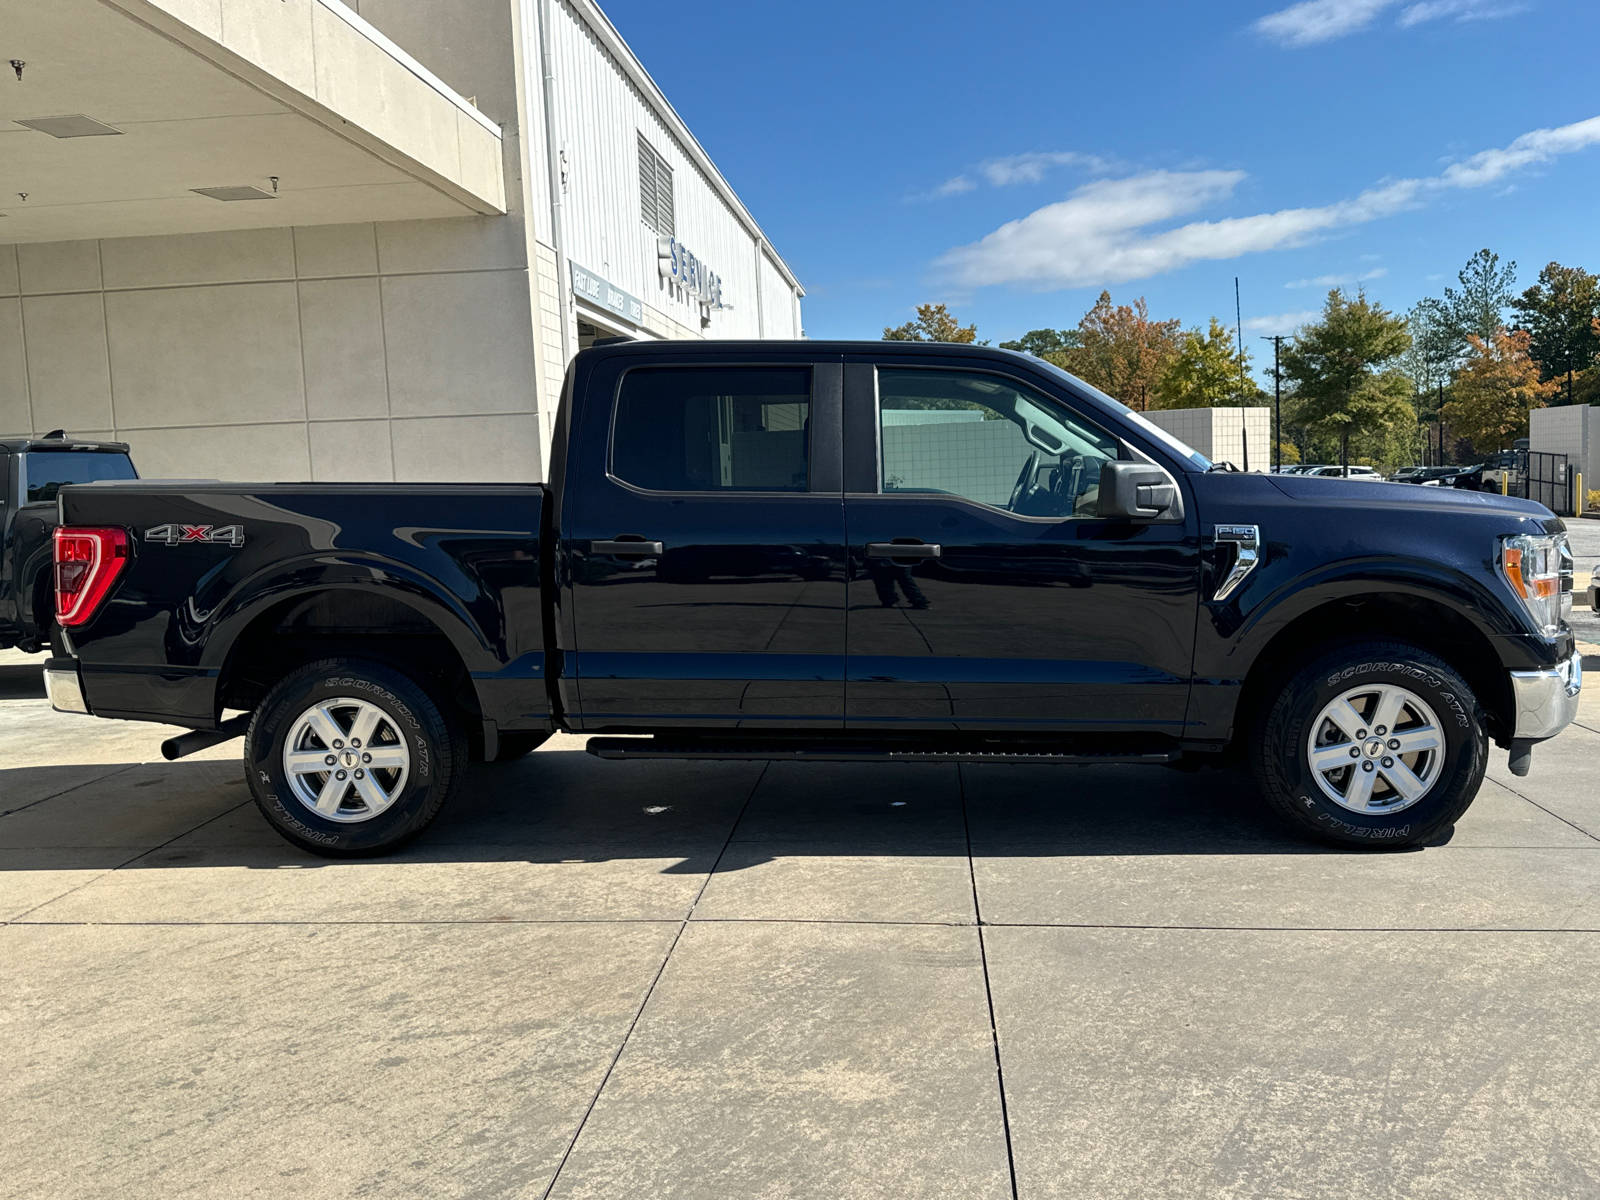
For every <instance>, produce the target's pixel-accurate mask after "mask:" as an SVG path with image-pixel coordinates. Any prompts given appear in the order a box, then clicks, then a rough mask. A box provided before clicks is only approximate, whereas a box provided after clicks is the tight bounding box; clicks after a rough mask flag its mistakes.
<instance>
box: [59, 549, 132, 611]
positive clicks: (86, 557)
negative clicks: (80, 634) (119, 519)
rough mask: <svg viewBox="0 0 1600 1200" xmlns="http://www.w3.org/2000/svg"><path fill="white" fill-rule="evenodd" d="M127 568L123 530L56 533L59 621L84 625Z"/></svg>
mask: <svg viewBox="0 0 1600 1200" xmlns="http://www.w3.org/2000/svg"><path fill="white" fill-rule="evenodd" d="M127 565H128V533H127V530H124V529H69V528H67V527H65V526H63V527H60V528H58V529H57V530H56V620H57V621H58V622H60V623H61V624H62V625H82V624H83V623H84V622H85V621H87V620H88V619H89V618H90V617H92V616H94V613H95V609H97V608H99V607H100V602H101V601H102V600H104V599H105V598H106V594H107V593H108V592H110V591H111V585H112V584H114V583H116V581H117V576H119V575H121V574H122V568H123V567H125V566H127Z"/></svg>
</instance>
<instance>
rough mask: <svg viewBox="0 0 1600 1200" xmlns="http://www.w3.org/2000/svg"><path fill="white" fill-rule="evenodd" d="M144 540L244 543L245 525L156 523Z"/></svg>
mask: <svg viewBox="0 0 1600 1200" xmlns="http://www.w3.org/2000/svg"><path fill="white" fill-rule="evenodd" d="M144 540H145V541H147V542H160V543H161V544H162V545H165V546H177V545H180V544H181V543H183V542H205V543H208V544H210V545H213V546H217V545H220V546H233V547H235V548H237V547H239V546H242V545H244V526H243V525H156V526H153V527H152V528H150V529H146V530H145V531H144Z"/></svg>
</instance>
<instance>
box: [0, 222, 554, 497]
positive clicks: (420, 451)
mask: <svg viewBox="0 0 1600 1200" xmlns="http://www.w3.org/2000/svg"><path fill="white" fill-rule="evenodd" d="M522 228H523V226H522V221H521V220H520V218H517V217H500V218H468V219H462V220H447V221H411V222H390V223H377V224H361V225H329V226H315V227H303V228H296V229H255V230H241V231H236V232H227V233H206V234H185V235H176V236H170V237H150V238H117V239H106V240H101V241H84V242H55V243H43V244H34V245H19V246H9V245H6V246H0V435H3V436H15V435H26V434H30V433H31V434H39V433H44V432H47V431H48V430H50V429H53V428H58V427H64V428H66V429H67V430H68V431H69V432H71V433H74V434H92V435H96V436H104V437H115V438H118V439H120V440H124V441H127V442H129V443H130V444H131V445H132V447H133V453H134V456H135V461H136V462H137V464H138V466H139V469H140V471H141V473H142V474H144V475H146V476H150V477H156V476H165V477H177V476H181V477H189V478H194V477H218V478H231V479H250V480H259V479H289V480H295V479H317V480H395V479H398V480H483V481H491V480H510V481H517V480H531V479H539V478H542V476H543V463H542V460H541V449H540V447H541V446H542V444H543V438H542V437H541V430H540V428H539V418H538V403H537V400H536V396H535V379H536V369H535V368H536V363H535V354H534V344H533V329H534V318H533V313H532V311H531V304H530V283H529V274H528V262H527V253H526V247H525V245H524V242H523V235H522Z"/></svg>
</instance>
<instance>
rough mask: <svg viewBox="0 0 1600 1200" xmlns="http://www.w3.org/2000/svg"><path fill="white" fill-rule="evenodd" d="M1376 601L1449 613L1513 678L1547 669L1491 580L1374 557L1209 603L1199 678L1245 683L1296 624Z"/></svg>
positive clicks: (1199, 651)
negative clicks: (1408, 601) (1342, 603)
mask: <svg viewBox="0 0 1600 1200" xmlns="http://www.w3.org/2000/svg"><path fill="white" fill-rule="evenodd" d="M1491 569H1492V568H1491ZM1495 583H1496V584H1498V580H1496V581H1495ZM1371 595H1401V596H1410V597H1414V598H1416V599H1420V600H1427V601H1431V602H1433V603H1436V604H1439V605H1441V606H1443V607H1445V608H1448V609H1449V610H1450V611H1452V612H1453V613H1455V614H1456V615H1457V616H1459V617H1461V618H1462V619H1464V620H1465V621H1467V622H1468V623H1469V624H1470V625H1471V626H1472V627H1473V628H1474V629H1476V630H1477V631H1478V632H1479V633H1481V634H1482V635H1483V636H1484V637H1485V638H1486V639H1487V640H1488V641H1489V642H1490V643H1491V644H1492V645H1494V646H1495V647H1496V649H1497V651H1498V652H1499V654H1500V659H1501V664H1502V665H1503V666H1505V667H1506V668H1507V669H1508V670H1509V669H1517V670H1527V669H1533V667H1534V666H1535V665H1536V664H1537V665H1547V664H1545V663H1544V662H1543V661H1542V656H1540V655H1537V654H1536V653H1535V654H1532V656H1530V651H1531V650H1532V648H1531V647H1527V646H1525V645H1524V642H1525V641H1539V640H1540V639H1535V638H1531V636H1530V634H1529V631H1528V629H1527V628H1526V627H1525V626H1523V625H1522V624H1520V623H1519V622H1518V621H1517V619H1516V617H1515V615H1514V613H1513V612H1512V611H1511V609H1510V608H1509V605H1510V604H1514V603H1516V601H1515V598H1514V597H1512V596H1511V595H1510V593H1509V592H1506V594H1505V595H1503V596H1502V595H1500V594H1499V590H1498V589H1497V587H1495V586H1491V584H1490V582H1489V580H1488V579H1485V578H1482V577H1479V576H1476V575H1473V574H1469V573H1467V572H1466V571H1462V570H1458V569H1455V568H1453V567H1451V566H1449V565H1446V564H1441V563H1437V562H1426V561H1420V560H1416V559H1406V558H1398V557H1380V556H1372V557H1368V558H1365V559H1360V560H1355V561H1346V562H1339V563H1333V564H1329V565H1328V566H1325V567H1322V568H1320V569H1318V570H1315V571H1312V572H1309V573H1307V574H1304V575H1300V576H1298V577H1295V578H1291V579H1286V580H1283V581H1281V582H1280V583H1278V585H1277V586H1276V587H1274V588H1272V589H1271V590H1270V591H1267V592H1265V594H1262V595H1259V596H1254V595H1252V593H1251V592H1249V591H1245V592H1242V593H1241V594H1240V595H1238V596H1236V597H1230V598H1229V601H1228V602H1224V603H1221V604H1218V603H1215V602H1205V603H1202V604H1201V613H1200V630H1199V631H1198V633H1199V637H1198V638H1197V643H1200V642H1203V643H1204V659H1202V657H1201V655H1202V647H1201V645H1199V644H1197V646H1196V674H1201V675H1206V676H1229V677H1233V678H1238V679H1242V678H1244V677H1245V676H1246V675H1248V674H1249V672H1250V668H1251V667H1252V666H1253V665H1254V664H1255V662H1256V659H1257V658H1258V657H1259V656H1260V655H1261V653H1262V652H1263V651H1264V650H1265V649H1266V648H1267V647H1268V646H1269V645H1270V644H1271V643H1272V640H1273V638H1275V637H1276V636H1278V634H1280V633H1282V632H1283V630H1284V629H1285V628H1287V627H1288V626H1289V625H1290V624H1291V623H1293V622H1294V621H1296V620H1298V619H1299V618H1301V617H1303V616H1305V615H1306V614H1307V613H1309V612H1311V611H1312V610H1313V609H1316V608H1319V607H1321V606H1322V605H1324V604H1327V603H1329V602H1331V601H1337V600H1347V599H1351V598H1353V597H1356V596H1371ZM1208 635H1209V636H1208ZM1556 657H1559V656H1556ZM1552 661H1554V660H1552Z"/></svg>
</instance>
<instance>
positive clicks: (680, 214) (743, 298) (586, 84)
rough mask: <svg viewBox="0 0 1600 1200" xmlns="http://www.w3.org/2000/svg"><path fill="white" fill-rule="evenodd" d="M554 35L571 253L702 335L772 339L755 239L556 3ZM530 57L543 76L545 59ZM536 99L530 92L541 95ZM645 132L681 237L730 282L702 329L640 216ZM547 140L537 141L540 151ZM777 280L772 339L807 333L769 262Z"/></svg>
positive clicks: (769, 290)
mask: <svg viewBox="0 0 1600 1200" xmlns="http://www.w3.org/2000/svg"><path fill="white" fill-rule="evenodd" d="M535 2H537V0H535ZM549 33H550V50H551V55H552V58H553V64H554V74H555V128H556V149H557V151H558V152H560V151H563V150H564V151H565V163H566V192H565V194H564V195H563V197H562V199H563V208H564V219H563V226H564V234H565V245H564V246H563V247H562V248H563V250H564V251H565V253H566V256H567V257H568V258H569V259H570V260H572V261H573V262H577V263H579V264H581V265H582V266H585V267H587V268H589V269H590V270H592V271H595V272H597V273H599V274H600V275H602V276H603V277H605V278H606V279H608V280H610V281H611V282H612V283H614V284H615V285H616V286H618V287H620V288H622V289H623V290H624V291H627V292H631V293H632V294H633V295H635V296H638V297H639V298H640V299H641V300H643V301H644V302H645V303H646V304H648V305H650V306H651V307H653V308H655V309H657V310H659V311H660V312H661V313H662V314H663V315H665V316H667V317H669V318H670V319H671V320H673V321H675V322H677V323H678V324H679V325H681V326H684V327H687V328H688V329H691V330H699V331H700V332H701V335H702V336H705V337H732V338H754V337H760V336H762V332H763V331H762V328H761V322H760V321H759V319H758V308H757V295H756V289H757V286H758V274H757V267H756V258H757V251H756V241H755V238H753V237H752V236H751V234H750V232H749V231H748V230H747V229H746V228H745V227H744V225H743V224H742V222H741V221H740V220H739V218H738V216H737V214H736V213H735V212H734V211H733V210H732V209H731V208H730V207H729V206H728V204H727V203H726V202H725V201H724V200H723V198H722V197H721V196H720V195H719V194H718V193H717V191H716V189H715V188H713V187H712V185H711V183H710V182H709V181H708V180H707V178H706V177H705V175H704V174H702V172H701V171H700V169H699V167H698V165H697V164H696V163H695V162H694V160H693V159H691V158H690V157H689V156H688V154H687V153H685V151H684V148H683V147H682V146H680V145H679V144H678V142H677V140H676V138H675V137H674V136H673V135H672V133H671V132H670V130H669V129H668V127H667V125H666V123H665V122H664V121H663V120H661V119H660V118H659V117H658V116H657V114H656V112H655V110H654V109H653V108H652V106H651V105H650V104H648V103H647V102H646V100H645V97H644V96H643V95H641V94H640V92H639V90H638V88H636V87H635V86H634V84H633V82H632V81H631V80H630V79H629V78H628V77H627V74H626V72H624V71H623V70H622V68H621V66H620V64H618V63H617V61H616V60H615V59H614V58H613V57H612V56H611V54H610V53H609V52H608V51H607V50H606V48H605V47H604V46H603V45H602V44H601V42H600V40H599V39H598V38H597V36H596V35H595V33H594V31H593V30H591V29H590V27H589V26H588V24H587V23H586V22H585V21H584V20H583V19H582V17H581V16H580V15H579V14H578V12H577V11H576V10H575V9H574V8H573V7H572V6H571V5H570V4H568V3H567V2H566V0H558V2H557V3H554V4H552V5H551V28H550V30H549ZM526 57H527V59H528V61H529V65H530V67H535V69H536V63H537V55H528V56H526ZM537 90H538V89H537V86H529V87H528V88H527V91H528V92H529V93H530V94H532V93H536V92H537ZM640 135H643V137H644V138H645V140H646V141H648V142H649V143H650V145H651V147H652V148H653V149H654V150H655V151H656V153H657V154H659V155H660V156H661V157H662V159H663V160H664V161H665V162H666V163H667V165H668V166H670V167H671V168H672V177H673V206H674V210H675V211H674V224H675V226H676V229H677V237H678V240H679V241H680V242H681V243H682V244H683V245H685V246H687V247H688V248H689V249H690V250H692V251H693V252H694V254H695V255H696V256H697V257H698V258H700V259H701V260H702V261H703V262H705V263H706V265H707V266H708V267H709V268H710V269H711V270H712V271H714V272H716V273H717V274H718V275H720V276H721V278H722V288H723V295H724V298H725V302H726V303H727V304H729V305H731V306H732V308H731V311H721V312H715V313H713V314H712V317H711V324H710V326H709V327H707V328H705V329H703V330H702V329H701V326H700V306H699V304H698V302H697V301H695V300H694V299H692V298H690V297H688V296H685V295H683V294H682V293H681V292H677V291H676V290H675V289H671V288H669V287H667V286H666V283H665V281H664V280H662V279H661V277H660V275H659V274H658V271H657V267H656V233H655V231H654V230H653V229H651V228H650V227H649V226H647V225H646V224H645V223H644V221H643V219H642V215H641V213H640V210H639V153H638V144H637V138H638V136H640ZM538 142H539V139H535V138H530V139H529V149H530V151H533V150H535V149H536V148H537V147H538ZM537 165H538V164H535V166H536V167H537ZM535 173H538V172H537V171H536V172H535ZM541 190H542V189H541ZM546 220H548V218H546ZM769 271H770V273H771V276H772V278H771V280H770V281H768V280H766V279H764V278H763V279H761V281H760V282H761V283H762V284H764V285H765V287H764V290H763V293H762V296H761V309H762V313H763V315H765V317H766V321H765V325H766V329H765V334H766V336H767V337H794V336H797V332H798V331H796V330H795V329H794V315H793V314H794V311H795V308H796V305H795V302H794V301H795V295H794V291H793V289H792V288H790V287H789V286H788V284H787V283H786V282H785V281H784V280H783V278H782V276H781V275H779V274H778V272H777V271H776V269H775V268H772V267H770V265H768V266H765V267H764V268H763V269H762V271H761V272H760V275H761V276H762V277H765V276H766V275H767V274H768V272H769ZM565 284H566V281H565V280H563V286H565Z"/></svg>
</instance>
